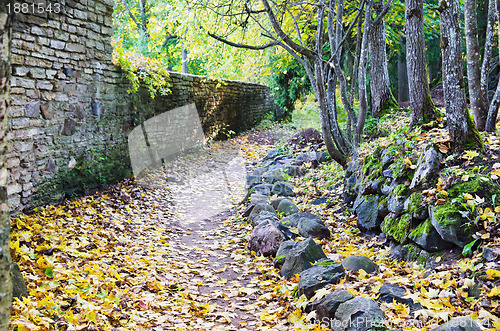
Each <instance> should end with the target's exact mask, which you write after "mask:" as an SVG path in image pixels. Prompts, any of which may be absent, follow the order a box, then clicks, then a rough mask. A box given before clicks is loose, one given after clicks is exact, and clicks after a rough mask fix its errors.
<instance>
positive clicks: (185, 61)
mask: <svg viewBox="0 0 500 331" xmlns="http://www.w3.org/2000/svg"><path fill="white" fill-rule="evenodd" d="M187 55H188V51H187V49H186V48H184V47H182V49H181V61H182V73H183V74H188V73H189V69H188V58H187Z"/></svg>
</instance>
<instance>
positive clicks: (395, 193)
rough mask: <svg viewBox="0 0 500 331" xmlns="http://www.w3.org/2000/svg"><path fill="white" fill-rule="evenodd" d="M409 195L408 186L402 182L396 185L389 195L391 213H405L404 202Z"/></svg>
mask: <svg viewBox="0 0 500 331" xmlns="http://www.w3.org/2000/svg"><path fill="white" fill-rule="evenodd" d="M407 197H408V186H407V185H404V184H401V185H398V186H396V187H395V188H394V189H393V190H392V191H391V194H390V195H389V200H388V206H387V208H388V209H389V211H390V212H391V213H395V214H403V213H404V210H405V209H404V204H405V201H406V199H407Z"/></svg>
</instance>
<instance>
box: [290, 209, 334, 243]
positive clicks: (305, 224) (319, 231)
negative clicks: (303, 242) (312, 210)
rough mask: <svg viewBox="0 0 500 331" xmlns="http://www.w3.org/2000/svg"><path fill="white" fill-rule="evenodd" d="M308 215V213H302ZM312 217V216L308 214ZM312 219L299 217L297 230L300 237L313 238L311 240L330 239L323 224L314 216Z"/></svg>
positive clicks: (328, 232) (328, 231)
mask: <svg viewBox="0 0 500 331" xmlns="http://www.w3.org/2000/svg"><path fill="white" fill-rule="evenodd" d="M304 214H309V213H304ZM310 215H312V214H310ZM313 216H314V217H301V218H300V220H299V224H298V225H297V230H299V233H300V235H301V236H302V237H306V238H307V237H313V238H319V239H323V238H328V237H330V230H328V228H327V227H326V226H325V223H323V221H322V220H321V219H320V218H319V217H318V216H316V215H313Z"/></svg>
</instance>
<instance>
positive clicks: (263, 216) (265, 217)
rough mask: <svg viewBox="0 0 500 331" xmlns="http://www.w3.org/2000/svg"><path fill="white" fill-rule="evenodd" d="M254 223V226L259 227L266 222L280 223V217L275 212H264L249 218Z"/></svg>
mask: <svg viewBox="0 0 500 331" xmlns="http://www.w3.org/2000/svg"><path fill="white" fill-rule="evenodd" d="M248 219H249V220H250V221H251V222H252V226H254V227H255V226H257V225H259V224H260V223H262V222H264V221H273V222H277V221H278V216H277V215H276V213H274V212H270V211H268V210H263V211H261V212H260V213H258V214H253V215H252V217H249V218H248Z"/></svg>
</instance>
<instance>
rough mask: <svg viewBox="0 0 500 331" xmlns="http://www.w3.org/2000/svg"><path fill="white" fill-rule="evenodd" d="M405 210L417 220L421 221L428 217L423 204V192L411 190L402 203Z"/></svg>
mask: <svg viewBox="0 0 500 331" xmlns="http://www.w3.org/2000/svg"><path fill="white" fill-rule="evenodd" d="M404 209H405V211H406V212H408V213H410V214H411V216H412V217H413V218H414V219H416V220H419V221H423V220H425V219H427V218H428V217H429V213H428V211H427V207H426V206H424V204H423V194H422V193H421V192H413V193H412V194H411V195H410V196H409V197H408V199H406V201H405V204H404Z"/></svg>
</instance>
